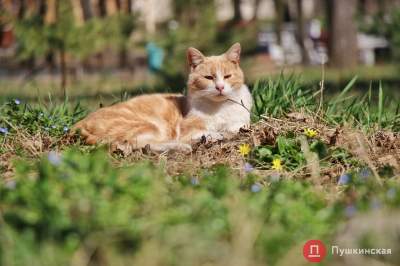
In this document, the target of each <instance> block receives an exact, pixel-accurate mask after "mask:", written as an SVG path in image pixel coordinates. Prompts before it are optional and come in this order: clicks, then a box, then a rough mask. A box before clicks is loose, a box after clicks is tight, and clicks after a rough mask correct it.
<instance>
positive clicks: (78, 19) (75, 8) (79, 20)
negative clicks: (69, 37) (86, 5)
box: [71, 0, 84, 26]
mask: <svg viewBox="0 0 400 266" xmlns="http://www.w3.org/2000/svg"><path fill="white" fill-rule="evenodd" d="M71 6H72V13H73V14H74V18H75V23H76V25H78V26H82V25H83V23H84V15H83V7H82V5H81V1H80V0H72V1H71Z"/></svg>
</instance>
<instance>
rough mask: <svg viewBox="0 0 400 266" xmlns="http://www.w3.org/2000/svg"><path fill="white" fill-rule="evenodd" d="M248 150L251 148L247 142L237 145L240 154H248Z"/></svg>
mask: <svg viewBox="0 0 400 266" xmlns="http://www.w3.org/2000/svg"><path fill="white" fill-rule="evenodd" d="M250 151H251V148H250V145H249V144H247V143H245V144H240V146H239V153H240V154H241V155H242V156H246V155H248V154H249V153H250Z"/></svg>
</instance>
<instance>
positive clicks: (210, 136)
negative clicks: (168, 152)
mask: <svg viewBox="0 0 400 266" xmlns="http://www.w3.org/2000/svg"><path fill="white" fill-rule="evenodd" d="M223 139H224V135H223V134H221V133H219V132H215V131H206V132H201V133H198V134H196V135H195V136H193V137H192V140H195V141H200V142H204V143H205V142H217V141H220V140H223Z"/></svg>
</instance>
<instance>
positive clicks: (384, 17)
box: [359, 8, 400, 61]
mask: <svg viewBox="0 0 400 266" xmlns="http://www.w3.org/2000/svg"><path fill="white" fill-rule="evenodd" d="M359 27H360V29H361V31H363V32H366V33H370V34H374V35H377V36H384V37H386V38H387V39H388V41H389V43H390V49H391V52H392V55H393V56H392V58H394V59H395V61H399V60H400V48H399V47H400V9H399V8H394V9H393V10H392V11H390V12H389V14H382V12H378V13H377V14H375V15H373V16H371V17H370V18H369V19H368V20H367V21H365V19H359Z"/></svg>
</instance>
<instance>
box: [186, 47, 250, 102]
mask: <svg viewBox="0 0 400 266" xmlns="http://www.w3.org/2000/svg"><path fill="white" fill-rule="evenodd" d="M240 51H241V48H240V44H239V43H235V44H234V45H232V47H231V48H229V50H228V51H227V52H225V53H224V54H222V55H218V56H209V57H208V56H204V55H203V54H202V53H201V52H200V51H199V50H197V49H196V48H192V47H191V48H189V49H188V51H187V58H188V62H189V66H190V74H189V79H188V90H189V95H190V96H191V97H193V98H207V99H210V100H212V101H216V102H219V101H225V100H227V99H229V98H230V96H231V95H232V94H233V93H235V90H238V89H240V87H241V86H242V85H243V83H244V76H243V72H242V70H241V68H240V66H239V61H240Z"/></svg>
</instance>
